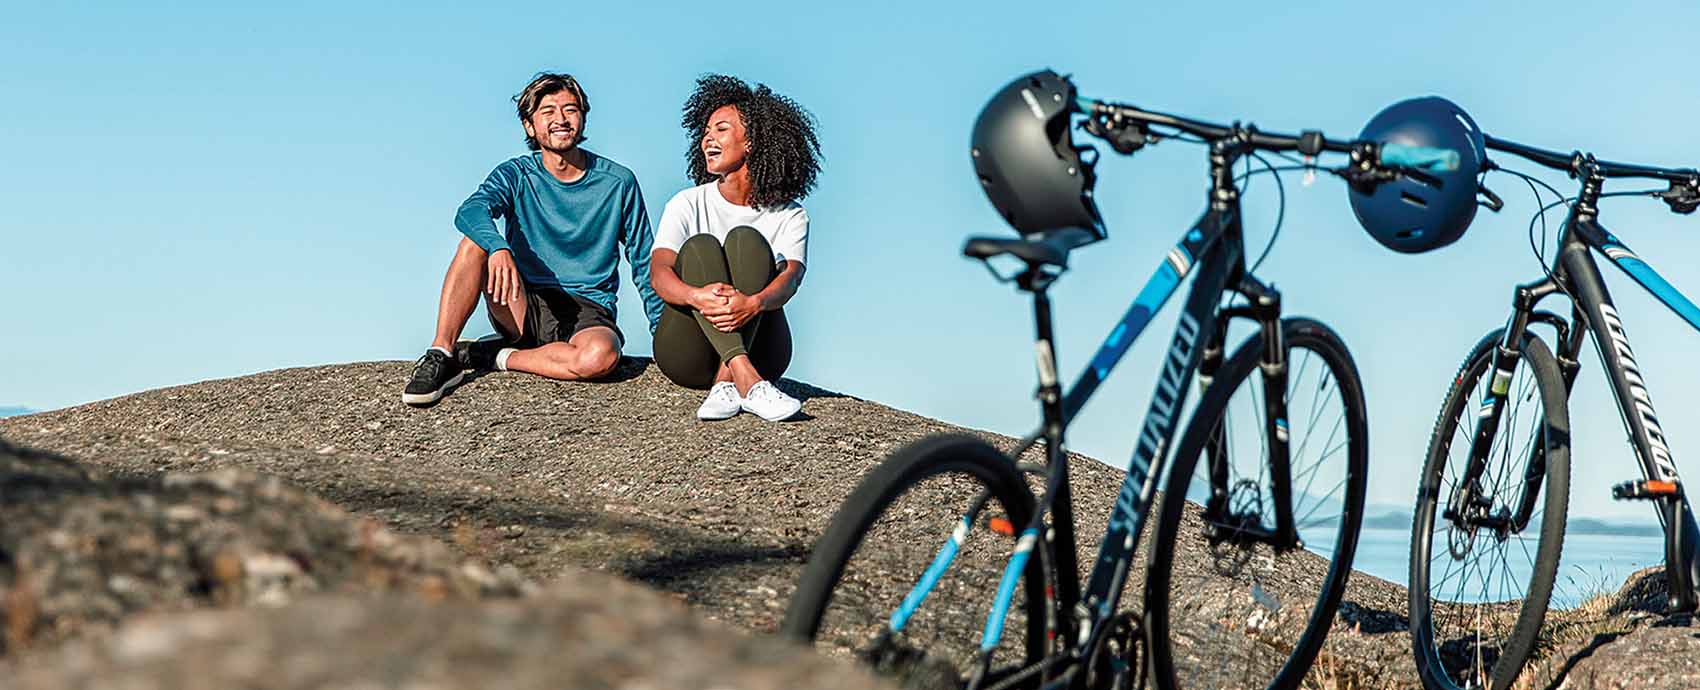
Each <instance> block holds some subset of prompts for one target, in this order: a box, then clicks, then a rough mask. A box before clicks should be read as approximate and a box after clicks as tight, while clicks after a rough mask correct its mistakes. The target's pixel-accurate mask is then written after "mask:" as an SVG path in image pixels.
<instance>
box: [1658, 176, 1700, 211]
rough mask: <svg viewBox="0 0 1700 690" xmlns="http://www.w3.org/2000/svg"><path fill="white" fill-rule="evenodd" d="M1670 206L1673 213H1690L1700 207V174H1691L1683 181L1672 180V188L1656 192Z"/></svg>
mask: <svg viewBox="0 0 1700 690" xmlns="http://www.w3.org/2000/svg"><path fill="white" fill-rule="evenodd" d="M1653 196H1656V197H1659V198H1660V199H1663V200H1664V202H1665V204H1666V205H1668V206H1670V210H1671V212H1672V213H1680V214H1682V215H1685V216H1686V215H1688V214H1690V213H1693V212H1694V211H1695V210H1696V209H1700V175H1690V176H1689V177H1688V179H1687V180H1683V181H1681V182H1678V181H1675V180H1672V181H1671V183H1670V189H1667V190H1665V191H1663V192H1659V193H1657V194H1654V195H1653Z"/></svg>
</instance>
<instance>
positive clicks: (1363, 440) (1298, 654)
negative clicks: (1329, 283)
mask: <svg viewBox="0 0 1700 690" xmlns="http://www.w3.org/2000/svg"><path fill="white" fill-rule="evenodd" d="M1282 332H1283V334H1284V340H1285V344H1286V362H1287V367H1286V372H1287V386H1286V388H1287V389H1286V390H1285V391H1280V393H1279V394H1280V395H1282V396H1284V399H1285V400H1286V402H1287V417H1288V419H1286V420H1276V422H1277V423H1276V425H1274V426H1276V427H1277V429H1280V428H1281V424H1282V423H1283V422H1284V423H1285V429H1286V439H1285V441H1286V443H1287V448H1288V456H1289V458H1290V462H1289V464H1288V468H1289V471H1288V473H1287V480H1288V485H1289V486H1291V496H1292V501H1291V503H1292V511H1293V512H1292V517H1293V520H1294V524H1295V526H1296V527H1297V528H1298V533H1299V537H1300V539H1301V541H1302V544H1301V545H1300V546H1288V547H1284V548H1276V547H1275V546H1274V545H1273V544H1274V543H1275V540H1274V538H1273V535H1274V533H1275V530H1276V525H1277V522H1276V519H1277V518H1276V512H1275V511H1276V499H1275V494H1274V492H1275V490H1276V489H1275V487H1276V479H1275V477H1274V475H1273V473H1272V472H1271V469H1272V468H1271V465H1270V458H1269V451H1270V448H1271V443H1270V438H1269V434H1268V432H1267V431H1266V429H1267V428H1268V427H1269V426H1270V424H1269V420H1268V419H1266V417H1267V416H1268V414H1267V408H1266V407H1265V405H1264V401H1265V399H1266V398H1267V397H1268V396H1270V395H1273V394H1275V392H1274V391H1270V390H1266V387H1267V386H1268V385H1269V382H1268V379H1267V378H1266V377H1265V376H1263V375H1262V374H1258V375H1253V372H1258V371H1260V368H1259V366H1258V364H1259V361H1260V360H1261V359H1262V355H1263V352H1264V347H1263V341H1262V339H1261V336H1260V335H1259V336H1253V337H1252V338H1250V339H1248V340H1247V341H1246V343H1245V344H1244V345H1241V346H1240V348H1239V349H1238V350H1236V351H1235V352H1234V354H1233V356H1232V357H1230V358H1229V359H1228V360H1227V362H1225V363H1224V364H1223V366H1222V368H1221V369H1220V371H1218V372H1217V375H1216V380H1215V381H1214V382H1213V383H1211V384H1210V385H1209V387H1208V388H1207V389H1205V391H1204V394H1203V397H1202V399H1201V400H1200V402H1199V404H1198V408H1197V410H1196V411H1195V412H1194V413H1193V418H1192V421H1191V422H1189V423H1188V425H1187V429H1186V433H1185V435H1184V436H1182V437H1181V444H1180V446H1179V447H1178V448H1177V451H1176V453H1175V457H1174V467H1173V469H1172V470H1170V474H1169V478H1168V481H1167V484H1166V486H1165V490H1164V494H1163V500H1162V507H1161V509H1160V513H1159V516H1158V521H1157V534H1156V541H1155V542H1154V544H1153V546H1152V549H1151V570H1150V573H1149V574H1148V575H1147V577H1146V581H1145V606H1146V610H1145V615H1146V625H1147V630H1148V639H1149V640H1150V642H1151V662H1152V673H1153V678H1154V679H1155V680H1156V682H1157V685H1158V687H1161V688H1187V689H1189V690H1191V689H1196V688H1262V687H1268V688H1282V689H1285V688H1293V687H1297V686H1298V684H1299V682H1300V681H1301V680H1303V679H1304V678H1305V676H1306V674H1307V673H1308V672H1309V670H1310V667H1311V663H1312V662H1313V661H1314V660H1315V659H1316V656H1317V652H1318V651H1319V650H1320V649H1321V648H1322V641H1323V639H1324V638H1325V637H1327V635H1328V629H1329V626H1330V625H1331V624H1332V622H1333V619H1334V611H1335V609H1336V608H1338V607H1339V605H1340V596H1341V594H1342V593H1343V592H1344V591H1345V589H1346V578H1347V576H1348V575H1350V574H1351V571H1352V554H1353V553H1354V552H1355V551H1356V549H1357V539H1358V526H1359V524H1361V523H1362V521H1363V504H1364V490H1365V486H1364V485H1365V475H1366V474H1367V469H1366V465H1367V463H1368V452H1369V450H1368V434H1369V431H1368V428H1367V426H1366V423H1365V418H1364V398H1363V386H1362V384H1361V383H1360V382H1359V379H1358V371H1357V366H1356V365H1355V364H1353V362H1352V358H1351V354H1350V353H1348V352H1347V351H1346V346H1345V345H1344V344H1343V343H1341V341H1340V338H1339V336H1337V335H1335V334H1334V333H1333V332H1332V331H1330V330H1329V329H1328V327H1327V326H1324V325H1323V324H1321V323H1318V322H1316V321H1312V320H1309V319H1286V320H1284V321H1282ZM1276 433H1277V439H1279V434H1280V431H1279V430H1278V431H1277V432H1276ZM1201 457H1202V458H1205V462H1199V459H1200V458H1201ZM1189 490H1190V491H1191V492H1192V493H1191V494H1189V493H1188V492H1189ZM1260 535H1261V536H1260Z"/></svg>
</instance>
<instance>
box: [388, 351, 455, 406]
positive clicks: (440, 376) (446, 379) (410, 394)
mask: <svg viewBox="0 0 1700 690" xmlns="http://www.w3.org/2000/svg"><path fill="white" fill-rule="evenodd" d="M465 376H466V369H465V368H464V367H462V366H461V364H460V362H459V361H458V360H457V359H456V358H454V357H450V356H448V355H446V354H443V351H442V350H437V349H431V350H426V351H425V354H424V356H421V357H420V358H419V362H418V363H416V364H414V365H413V378H411V379H409V380H408V381H407V388H406V389H403V390H402V392H401V401H402V402H404V403H407V404H409V405H429V404H431V403H434V402H437V401H438V400H441V399H442V398H443V394H444V393H447V392H448V391H449V389H450V388H454V387H455V386H458V385H460V380H461V379H462V378H464V377H465Z"/></svg>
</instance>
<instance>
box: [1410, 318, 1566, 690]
mask: <svg viewBox="0 0 1700 690" xmlns="http://www.w3.org/2000/svg"><path fill="white" fill-rule="evenodd" d="M1501 337H1503V329H1501V330H1497V331H1494V332H1493V333H1489V334H1488V335H1487V337H1485V338H1482V341H1481V342H1480V343H1477V344H1476V347H1475V349H1473V350H1471V351H1470V356H1469V358H1468V359H1466V360H1464V366H1463V367H1461V368H1460V369H1459V371H1458V376H1457V377H1455V378H1454V379H1453V381H1452V387H1451V389H1450V390H1448V391H1447V393H1446V402H1445V404H1444V406H1443V407H1442V408H1441V412H1440V417H1439V419H1438V420H1436V422H1435V426H1434V436H1433V437H1431V438H1430V439H1429V445H1428V457H1427V460H1426V462H1425V463H1424V464H1423V474H1422V477H1421V480H1420V481H1419V482H1418V485H1417V486H1418V490H1417V511H1416V516H1415V519H1414V520H1413V523H1412V527H1411V589H1410V592H1411V646H1412V651H1413V652H1414V654H1415V655H1416V662H1417V671H1418V673H1419V674H1420V675H1421V676H1422V679H1423V684H1424V685H1425V686H1427V687H1429V688H1434V689H1437V690H1438V689H1444V690H1451V689H1454V688H1492V689H1493V690H1503V689H1504V688H1508V687H1510V686H1511V683H1512V682H1513V681H1515V680H1516V679H1517V675H1518V673H1520V672H1521V671H1522V669H1523V664H1524V663H1525V662H1526V661H1527V660H1528V658H1529V653H1530V651H1531V650H1533V648H1534V645H1535V642H1536V638H1537V636H1538V634H1539V633H1540V629H1541V623H1542V622H1543V621H1544V620H1545V619H1546V612H1547V604H1548V602H1549V600H1550V599H1551V596H1552V585H1553V578H1554V576H1555V575H1556V574H1557V573H1558V557H1559V553H1560V551H1561V550H1562V549H1563V546H1564V519H1565V511H1566V509H1567V506H1568V504H1569V500H1570V409H1569V404H1568V403H1567V402H1566V396H1567V394H1566V391H1565V387H1564V380H1563V378H1562V377H1561V376H1560V374H1559V370H1558V364H1557V362H1555V361H1554V360H1553V357H1552V353H1551V351H1550V350H1548V349H1547V346H1546V344H1545V343H1543V342H1541V340H1540V338H1537V337H1535V336H1534V335H1529V336H1527V337H1526V338H1524V340H1523V347H1522V356H1521V357H1519V358H1518V361H1517V368H1516V370H1515V371H1513V372H1512V377H1511V379H1510V382H1509V384H1508V387H1507V388H1506V389H1505V391H1504V392H1503V395H1505V406H1504V408H1503V411H1502V412H1501V414H1500V421H1499V429H1498V432H1497V433H1496V434H1495V435H1494V438H1493V445H1492V446H1491V448H1490V450H1489V452H1488V457H1487V462H1486V465H1485V469H1484V471H1483V472H1482V474H1481V477H1480V479H1479V480H1477V481H1478V486H1479V487H1480V489H1481V490H1480V493H1479V496H1480V499H1478V500H1477V501H1474V502H1472V504H1470V505H1466V506H1453V505H1452V499H1453V495H1454V492H1455V490H1456V489H1457V488H1458V484H1459V482H1461V481H1462V480H1463V475H1464V473H1465V465H1466V463H1467V462H1468V461H1469V456H1470V442H1471V438H1472V437H1473V436H1474V435H1475V431H1476V424H1475V423H1474V420H1475V419H1477V418H1478V417H1477V415H1478V411H1479V410H1481V409H1482V408H1483V407H1484V406H1486V405H1488V404H1490V403H1489V401H1488V399H1487V397H1486V396H1487V395H1488V393H1489V391H1488V390H1487V388H1488V387H1487V386H1485V385H1483V384H1484V381H1483V377H1484V376H1486V375H1487V374H1488V370H1489V369H1491V368H1492V366H1493V353H1494V350H1495V349H1496V348H1497V347H1498V345H1499V342H1500V339H1501ZM1532 463H1533V464H1532ZM1542 463H1544V465H1545V467H1544V470H1543V468H1542V467H1541V464H1542ZM1543 476H1544V477H1545V481H1544V482H1543V481H1542V477H1543ZM1543 484H1544V486H1543ZM1460 511H1462V514H1461V515H1459V513H1460ZM1453 515H1459V517H1458V519H1454V517H1452V516H1453ZM1437 542H1438V544H1437ZM1437 547H1438V548H1437Z"/></svg>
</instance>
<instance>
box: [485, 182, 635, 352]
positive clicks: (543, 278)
mask: <svg viewBox="0 0 1700 690" xmlns="http://www.w3.org/2000/svg"><path fill="white" fill-rule="evenodd" d="M581 150H583V149H581ZM584 154H585V158H586V161H587V165H586V166H585V167H586V169H585V172H584V176H583V177H581V178H579V179H578V180H576V181H573V182H562V181H560V180H557V179H555V176H554V175H551V174H549V171H548V170H545V169H544V168H543V161H542V154H538V153H532V154H530V155H526V156H519V157H517V158H512V159H509V160H507V161H504V162H503V163H502V164H501V165H498V166H496V169H495V170H492V171H490V176H489V177H487V178H485V180H484V184H481V185H479V186H478V191H475V192H473V193H472V196H470V197H467V199H466V201H465V202H464V203H462V204H461V205H460V210H459V211H456V212H455V227H456V228H457V229H459V230H460V231H461V232H462V233H464V234H465V235H466V236H467V237H468V238H471V239H472V241H473V242H474V243H477V245H478V246H479V247H482V248H483V249H484V251H486V252H490V253H494V252H496V251H497V250H501V249H507V250H509V251H510V252H512V253H513V257H514V264H515V266H517V267H518V268H519V273H520V277H522V278H524V279H525V283H526V285H547V286H554V287H559V288H561V289H563V290H566V291H567V292H570V293H573V294H575V295H578V296H580V297H583V298H585V299H588V300H591V301H593V302H595V303H597V304H600V305H602V306H604V307H607V308H608V311H609V312H610V313H612V312H613V311H614V296H615V294H616V292H617V291H618V289H619V284H620V283H619V265H620V259H619V252H618V251H617V247H616V246H615V245H616V243H618V244H620V245H623V246H624V247H625V253H626V261H627V262H628V263H630V264H631V266H632V284H633V285H636V286H637V289H638V294H639V295H642V296H643V308H644V313H645V315H646V316H647V317H648V318H649V330H650V332H651V333H653V332H655V324H656V322H657V321H658V320H659V319H660V318H661V304H662V303H661V297H660V295H657V294H655V290H654V289H652V288H651V287H650V286H649V253H650V250H651V249H652V246H653V245H654V243H655V234H654V232H653V231H652V230H651V229H650V226H649V211H648V210H646V209H645V208H644V205H643V191H642V190H640V189H639V188H638V182H637V176H636V175H633V174H632V171H630V170H628V169H626V167H625V166H622V165H620V164H619V163H615V162H614V161H611V160H608V159H607V158H603V157H602V156H599V155H596V154H595V153H591V152H590V151H584ZM496 218H501V219H502V223H503V226H504V229H503V230H501V231H499V230H497V229H496V222H495V219H496Z"/></svg>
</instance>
